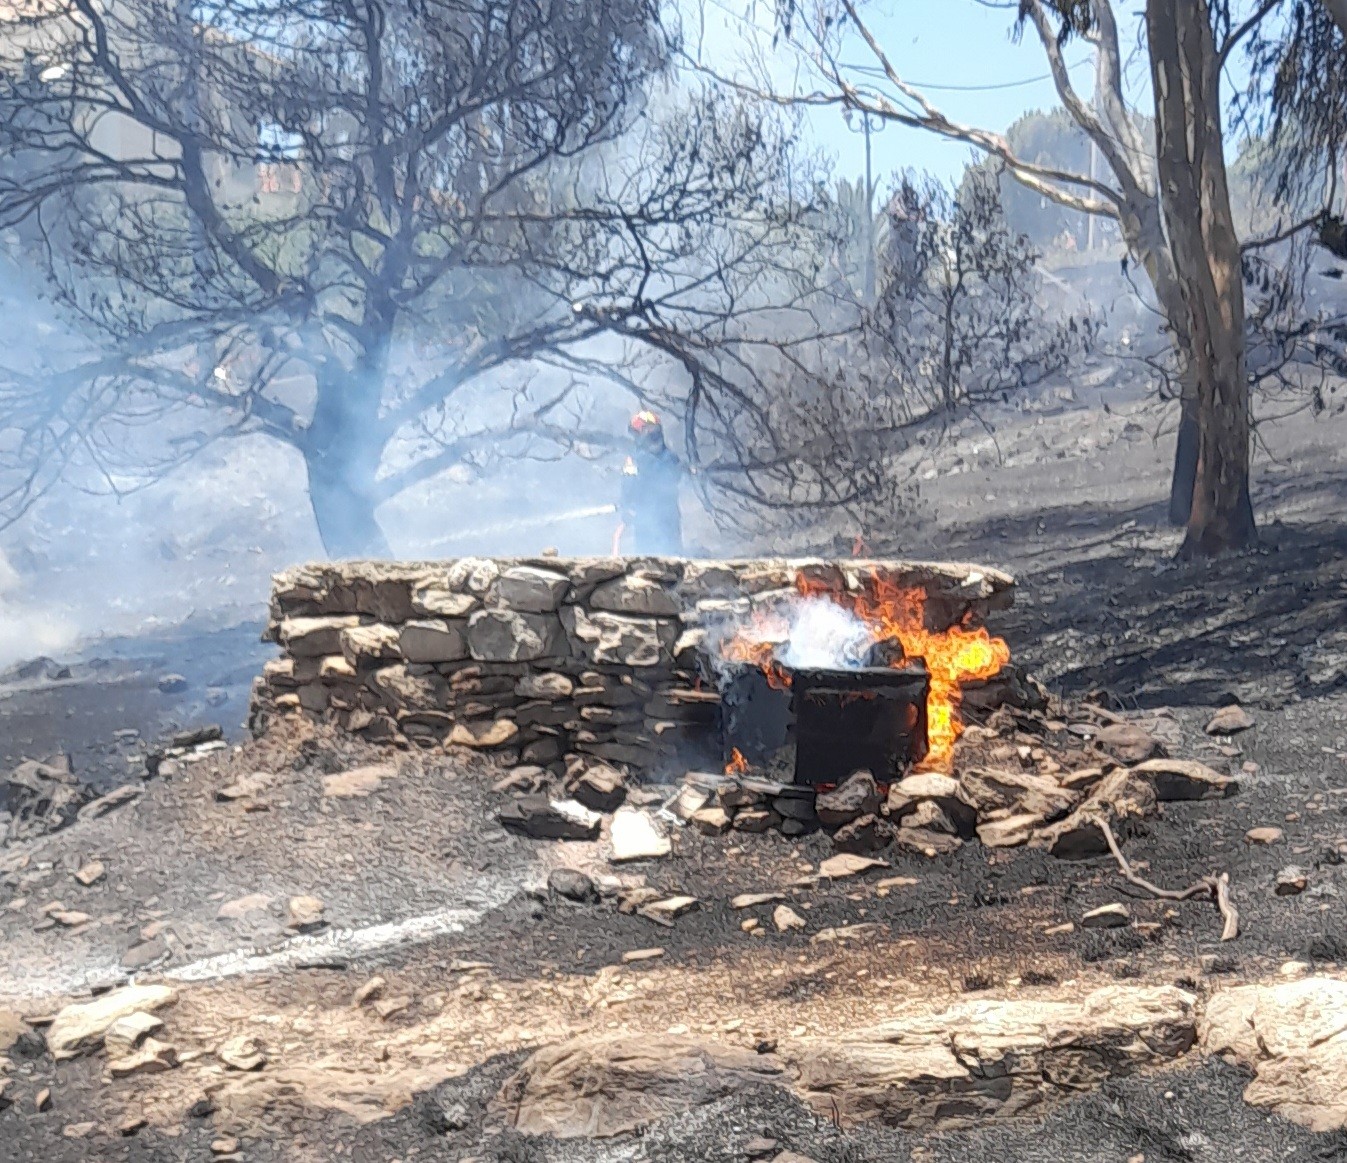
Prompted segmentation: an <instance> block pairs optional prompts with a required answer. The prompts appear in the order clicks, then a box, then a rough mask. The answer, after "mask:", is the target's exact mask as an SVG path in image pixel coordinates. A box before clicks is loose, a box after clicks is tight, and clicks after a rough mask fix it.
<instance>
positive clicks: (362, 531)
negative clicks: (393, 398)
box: [302, 373, 392, 559]
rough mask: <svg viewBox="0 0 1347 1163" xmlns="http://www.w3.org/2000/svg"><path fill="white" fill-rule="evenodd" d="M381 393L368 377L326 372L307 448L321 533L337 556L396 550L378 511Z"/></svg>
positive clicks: (320, 383) (307, 466) (304, 448)
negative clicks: (380, 521) (376, 514)
mask: <svg viewBox="0 0 1347 1163" xmlns="http://www.w3.org/2000/svg"><path fill="white" fill-rule="evenodd" d="M378 398H379V397H378V393H377V392H373V391H372V390H371V385H370V383H369V382H368V380H366V379H365V378H364V377H360V376H346V375H339V376H338V377H336V378H335V379H334V378H329V373H320V376H319V381H318V399H317V403H316V404H315V406H314V413H313V422H312V423H311V424H310V425H309V429H308V432H307V433H306V434H305V439H304V443H303V446H302V451H303V453H304V467H305V469H306V470H307V472H308V479H309V504H310V505H311V506H312V507H313V516H314V520H315V521H316V522H317V524H318V536H319V537H320V538H321V539H322V542H323V549H324V550H326V552H327V554H328V556H329V557H331V558H334V559H336V558H352V557H391V556H392V551H391V550H390V549H389V546H388V541H387V539H386V538H385V537H384V532H383V530H382V529H381V528H380V527H379V521H378V519H377V518H376V517H375V515H374V509H375V505H376V503H377V502H376V494H375V478H376V476H377V475H378V471H379V462H380V460H381V458H382V455H383V442H382V438H381V436H380V435H379V434H378V433H379V427H378Z"/></svg>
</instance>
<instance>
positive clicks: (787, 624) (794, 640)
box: [706, 596, 878, 681]
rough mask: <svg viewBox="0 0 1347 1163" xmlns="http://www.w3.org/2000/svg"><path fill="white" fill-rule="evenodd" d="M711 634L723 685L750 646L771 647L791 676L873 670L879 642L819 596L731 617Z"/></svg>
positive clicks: (863, 625)
mask: <svg viewBox="0 0 1347 1163" xmlns="http://www.w3.org/2000/svg"><path fill="white" fill-rule="evenodd" d="M707 631H708V633H707V641H706V652H707V654H708V655H709V658H710V661H711V664H712V665H713V666H714V667H715V669H716V671H717V674H718V677H719V678H720V679H721V681H724V680H725V679H726V678H727V677H729V674H730V672H731V671H732V669H733V667H734V664H735V659H736V658H737V657H741V656H742V655H741V651H740V650H739V649H737V648H738V647H741V646H743V645H745V644H747V645H751V646H758V645H762V644H770V646H771V654H770V656H771V658H772V659H774V660H775V661H776V662H778V663H780V664H781V665H782V666H785V667H788V668H789V669H791V670H859V669H861V668H862V667H865V666H868V665H869V664H870V654H871V650H872V648H873V647H874V645H875V643H876V641H877V640H878V639H877V638H876V636H875V633H874V629H873V628H872V627H871V626H868V625H867V624H866V623H865V622H864V621H862V620H861V619H860V618H859V617H857V616H856V615H855V614H854V613H853V612H852V611H851V610H848V609H846V608H845V607H843V606H840V605H838V604H837V603H836V602H834V601H832V600H830V599H829V598H826V597H817V596H809V597H804V596H792V597H789V598H781V599H779V600H777V601H774V602H772V603H771V605H770V606H769V607H767V608H765V609H763V608H760V609H757V610H755V611H753V612H752V613H745V614H744V615H742V616H731V617H727V618H725V619H724V620H722V621H719V622H717V623H716V624H715V625H711V626H708V627H707ZM755 657H757V655H756V652H755Z"/></svg>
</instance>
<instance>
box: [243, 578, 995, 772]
mask: <svg viewBox="0 0 1347 1163" xmlns="http://www.w3.org/2000/svg"><path fill="white" fill-rule="evenodd" d="M801 575H803V576H804V577H805V578H806V579H808V580H809V582H810V583H811V584H812V585H815V586H819V585H821V586H824V587H826V588H827V589H830V590H834V591H837V592H843V591H853V592H854V591H859V590H861V589H863V588H865V587H866V586H868V585H871V584H873V582H874V580H875V579H878V580H879V581H880V582H881V583H883V584H885V585H893V586H900V587H907V586H921V587H922V588H923V589H924V590H925V591H926V593H927V604H926V617H927V622H928V624H929V625H930V627H931V628H932V629H943V628H946V627H948V626H950V625H953V624H955V623H956V622H959V621H960V620H961V619H963V618H964V617H966V616H967V615H968V614H969V613H970V612H971V613H972V614H973V615H974V616H976V617H979V618H985V616H986V615H987V614H988V613H990V612H991V611H992V610H995V609H998V608H1003V607H1005V606H1007V605H1009V603H1010V601H1011V597H1012V591H1013V584H1014V583H1013V581H1012V579H1011V578H1010V577H1008V576H1007V575H1005V574H1003V573H999V572H997V571H995V570H990V569H986V568H984V567H980V566H969V565H953V564H940V563H923V562H901V561H845V562H827V561H822V560H817V559H774V560H752V561H705V560H685V559H672V558H561V557H541V558H511V559H496V558H461V559H458V560H454V561H439V562H338V563H324V564H318V565H306V566H300V567H297V568H295V569H291V570H288V571H286V572H285V573H282V574H279V575H277V577H276V578H275V579H274V586H273V591H272V597H271V617H270V621H269V624H268V628H267V632H266V637H267V638H269V639H270V640H271V641H274V642H276V643H277V644H278V645H279V646H280V649H281V656H280V657H279V658H277V659H275V660H273V661H272V662H269V663H268V664H267V665H266V667H265V670H264V673H263V675H262V676H261V678H259V679H258V680H257V682H256V684H255V686H254V692H253V705H252V726H253V729H254V730H255V731H259V732H260V731H261V730H263V729H265V728H266V726H267V725H268V723H270V722H271V721H272V720H273V719H274V718H275V717H276V716H278V715H285V714H301V715H306V716H309V717H311V718H314V719H318V720H322V721H326V722H329V723H333V724H335V725H337V726H339V727H341V728H343V729H345V730H348V731H351V732H354V733H355V734H358V735H361V736H363V737H365V738H368V739H372V740H378V741H388V742H394V743H399V744H402V745H407V746H414V747H421V748H439V747H457V746H463V747H469V748H474V749H477V750H483V751H489V752H492V753H494V754H496V755H498V756H499V757H500V758H501V759H502V760H503V761H505V762H507V763H526V764H532V765H538V766H540V767H549V768H552V769H554V770H557V771H561V770H564V769H565V766H566V764H567V761H568V759H569V760H570V761H571V762H574V761H575V759H576V758H577V757H585V758H593V759H598V760H602V761H604V762H606V763H609V764H614V765H619V766H623V767H626V768H628V769H629V770H631V771H633V772H634V773H649V772H652V771H655V770H657V769H658V768H660V767H661V765H662V764H664V763H665V762H666V761H669V760H672V759H673V758H674V757H675V756H679V755H686V754H687V753H688V748H689V747H690V746H691V747H703V748H709V749H711V750H712V751H714V750H716V749H717V748H718V732H719V696H718V694H717V693H716V691H715V690H714V688H713V686H712V685H711V684H708V683H707V682H706V681H705V680H704V675H703V667H702V666H701V665H700V662H701V661H702V659H701V655H702V654H703V648H704V646H705V643H706V639H707V632H708V627H709V626H712V625H715V624H719V623H724V622H725V621H727V620H731V619H739V618H751V617H752V615H753V613H754V611H755V610H760V609H766V608H768V607H770V606H771V605H773V604H775V603H777V602H779V601H780V600H781V599H782V597H783V596H786V595H793V594H794V593H795V592H796V590H795V587H796V584H797V578H798V577H800V576H801Z"/></svg>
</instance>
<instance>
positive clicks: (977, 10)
mask: <svg viewBox="0 0 1347 1163" xmlns="http://www.w3.org/2000/svg"><path fill="white" fill-rule="evenodd" d="M1117 7H1118V17H1119V23H1120V25H1123V36H1124V44H1123V53H1124V58H1125V59H1126V58H1127V56H1128V54H1129V52H1130V50H1131V49H1132V48H1133V47H1134V45H1135V40H1134V39H1128V37H1129V35H1131V30H1134V29H1135V20H1136V18H1135V17H1134V16H1133V14H1132V8H1133V7H1136V8H1137V10H1138V11H1139V10H1140V6H1139V5H1129V4H1121V3H1120V4H1119V5H1118V6H1117ZM863 15H865V16H866V18H867V21H868V23H869V25H870V28H871V30H872V31H873V32H874V33H875V35H876V37H877V38H878V40H879V41H880V43H881V44H882V45H883V47H884V49H885V51H886V52H887V53H888V55H889V58H890V60H891V61H892V63H893V65H894V67H895V68H896V69H897V70H898V73H899V75H900V76H902V77H903V79H904V80H905V81H909V82H911V83H915V84H917V85H918V87H919V88H921V89H922V90H923V91H924V92H925V93H926V95H927V96H928V97H929V98H930V99H931V100H932V101H934V103H935V104H936V105H937V106H939V107H940V109H942V110H943V112H945V113H946V114H947V115H948V116H949V117H951V118H952V119H953V120H955V121H959V122H962V123H964V124H968V125H976V126H979V127H981V128H984V129H994V130H997V131H998V132H1000V131H1004V130H1005V129H1007V128H1008V127H1009V126H1010V124H1011V123H1012V122H1013V121H1015V120H1016V119H1017V118H1018V117H1020V116H1021V115H1022V114H1023V113H1026V112H1028V111H1029V110H1031V109H1051V108H1053V107H1054V106H1056V105H1058V104H1059V103H1060V102H1059V101H1058V99H1057V91H1056V89H1055V88H1054V87H1053V83H1052V80H1051V79H1050V78H1049V77H1048V76H1047V75H1046V74H1047V72H1048V66H1047V60H1046V58H1045V57H1044V55H1043V49H1042V46H1041V45H1040V44H1039V42H1038V38H1037V37H1036V36H1035V35H1034V32H1033V29H1032V28H1026V29H1025V35H1024V37H1023V38H1022V39H1021V40H1020V41H1019V42H1018V43H1016V42H1015V40H1014V39H1013V37H1012V35H1011V33H1012V30H1013V28H1014V24H1015V11H1014V7H1013V6H1010V7H1006V8H993V7H988V6H986V5H984V4H981V3H978V2H977V0H881V2H880V3H876V4H870V5H867V6H866V7H865V9H864V10H863ZM866 52H867V50H866V49H865V47H864V45H860V44H858V46H857V48H856V50H855V51H854V52H853V53H852V54H851V55H850V57H849V58H848V59H849V61H854V62H857V63H864V64H869V63H870V60H869V59H867V57H866ZM1066 59H1067V61H1068V63H1070V64H1072V65H1073V68H1072V75H1073V78H1074V79H1075V81H1076V85H1077V88H1078V89H1079V90H1080V91H1081V92H1083V93H1085V94H1089V93H1091V92H1092V91H1093V88H1094V81H1093V71H1092V68H1091V67H1090V60H1091V52H1090V50H1089V48H1088V46H1085V45H1079V44H1077V45H1068V46H1067V49H1066ZM1129 72H1130V76H1131V77H1132V78H1135V79H1136V80H1138V81H1144V80H1147V79H1148V76H1147V73H1146V63H1145V60H1144V58H1141V57H1139V56H1137V57H1135V59H1134V60H1133V62H1132V66H1131V69H1130V70H1129ZM987 86H996V87H995V88H988V87H987ZM810 124H811V128H812V129H813V136H814V139H815V141H816V142H817V143H818V144H819V145H820V146H821V147H822V148H823V149H824V151H825V152H827V153H829V154H831V155H833V156H834V157H835V158H836V164H837V173H838V176H839V177H841V176H859V175H861V174H863V173H864V171H865V152H864V144H863V141H862V139H861V135H860V134H859V133H851V132H849V131H848V130H847V128H846V126H845V124H844V123H843V122H842V118H841V115H840V114H839V113H834V112H832V111H828V112H823V113H815V114H813V115H811V118H810ZM872 146H873V149H874V168H875V173H876V177H877V180H879V179H882V177H884V176H886V175H888V174H891V173H893V172H894V171H895V170H901V169H904V168H906V167H909V166H910V167H913V168H915V169H919V170H928V171H930V172H931V173H933V174H935V175H937V176H939V177H942V178H946V179H955V178H957V177H958V176H959V174H961V173H962V172H963V168H964V166H965V165H966V164H967V162H968V160H969V158H970V156H972V154H971V151H970V149H969V147H968V146H966V145H963V144H960V143H957V142H948V141H944V140H943V139H941V138H938V137H936V136H935V135H933V134H930V133H926V132H923V131H921V130H915V129H905V128H903V127H902V126H898V125H888V126H886V127H885V128H884V130H883V132H881V133H880V134H878V135H877V136H875V137H874V138H873V139H872Z"/></svg>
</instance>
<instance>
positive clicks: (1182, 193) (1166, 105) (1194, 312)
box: [1146, 0, 1256, 557]
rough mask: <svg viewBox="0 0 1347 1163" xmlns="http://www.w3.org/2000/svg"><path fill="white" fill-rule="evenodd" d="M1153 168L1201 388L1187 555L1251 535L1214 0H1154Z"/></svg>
mask: <svg viewBox="0 0 1347 1163" xmlns="http://www.w3.org/2000/svg"><path fill="white" fill-rule="evenodd" d="M1146 31H1147V35H1148V37H1149V41H1150V55H1151V75H1152V79H1153V81H1154V87H1155V106H1156V127H1157V138H1158V171H1159V177H1160V190H1161V200H1162V203H1163V205H1164V211H1165V222H1166V225H1167V226H1168V233H1169V241H1170V250H1171V253H1172V255H1173V258H1174V268H1175V273H1176V275H1177V278H1178V283H1179V288H1180V290H1181V291H1182V294H1183V303H1184V307H1185V311H1186V317H1187V318H1186V322H1187V324H1188V326H1187V334H1188V337H1189V341H1190V343H1189V346H1190V349H1191V354H1192V376H1193V381H1194V386H1195V388H1196V400H1195V410H1196V419H1197V429H1198V432H1197V466H1196V479H1195V484H1194V488H1193V492H1192V506H1191V511H1190V513H1189V517H1188V532H1187V536H1186V537H1185V539H1184V543H1183V549H1182V551H1181V552H1182V554H1183V555H1184V556H1197V557H1210V556H1214V555H1215V554H1218V553H1223V552H1226V551H1228V550H1232V549H1239V548H1242V547H1244V546H1246V545H1248V544H1249V543H1250V542H1252V541H1253V540H1254V539H1255V536H1256V533H1255V530H1254V521H1253V507H1252V505H1251V503H1250V501H1249V384H1248V378H1247V376H1246V374H1245V367H1244V287H1243V283H1242V281H1241V271H1240V253H1239V240H1238V238H1237V236H1236V234H1235V228H1234V221H1233V218H1232V216H1231V213H1230V193H1229V189H1228V186H1227V183H1226V172H1225V157H1224V154H1223V146H1224V139H1223V134H1222V129H1221V100H1220V70H1219V62H1218V59H1217V55H1216V46H1215V40H1214V37H1213V35H1212V30H1211V16H1210V12H1209V11H1208V6H1207V0H1147V4H1146Z"/></svg>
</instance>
